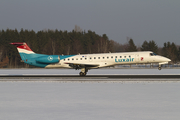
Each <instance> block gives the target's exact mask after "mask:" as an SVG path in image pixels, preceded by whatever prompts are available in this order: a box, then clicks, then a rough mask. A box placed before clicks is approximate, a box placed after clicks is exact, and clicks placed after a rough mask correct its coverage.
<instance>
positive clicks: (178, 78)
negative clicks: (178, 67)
mask: <svg viewBox="0 0 180 120" xmlns="http://www.w3.org/2000/svg"><path fill="white" fill-rule="evenodd" d="M0 81H180V75H87V76H83V77H82V76H78V75H52V74H51V75H0Z"/></svg>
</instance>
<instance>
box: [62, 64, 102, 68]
mask: <svg viewBox="0 0 180 120" xmlns="http://www.w3.org/2000/svg"><path fill="white" fill-rule="evenodd" d="M65 64H69V66H70V67H72V68H75V69H81V68H85V67H87V68H96V67H98V66H99V64H92V63H69V62H66V63H65Z"/></svg>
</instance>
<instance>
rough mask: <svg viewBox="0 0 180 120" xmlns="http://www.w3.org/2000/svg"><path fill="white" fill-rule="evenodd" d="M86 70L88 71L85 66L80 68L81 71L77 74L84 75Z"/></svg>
mask: <svg viewBox="0 0 180 120" xmlns="http://www.w3.org/2000/svg"><path fill="white" fill-rule="evenodd" d="M87 72H88V69H87V68H82V69H81V72H80V73H79V75H80V76H86V74H87Z"/></svg>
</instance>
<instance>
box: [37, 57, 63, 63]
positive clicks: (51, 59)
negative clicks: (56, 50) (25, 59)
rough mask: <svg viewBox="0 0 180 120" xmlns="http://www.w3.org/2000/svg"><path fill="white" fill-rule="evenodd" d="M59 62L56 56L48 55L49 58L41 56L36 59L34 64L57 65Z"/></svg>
mask: <svg viewBox="0 0 180 120" xmlns="http://www.w3.org/2000/svg"><path fill="white" fill-rule="evenodd" d="M59 61H60V57H59V56H58V55H49V56H42V57H39V58H37V59H36V62H39V63H45V64H50V63H58V62H59Z"/></svg>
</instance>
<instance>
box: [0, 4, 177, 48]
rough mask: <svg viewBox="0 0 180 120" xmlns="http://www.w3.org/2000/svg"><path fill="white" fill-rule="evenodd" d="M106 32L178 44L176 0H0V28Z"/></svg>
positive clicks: (122, 39)
mask: <svg viewBox="0 0 180 120" xmlns="http://www.w3.org/2000/svg"><path fill="white" fill-rule="evenodd" d="M75 25H78V26H80V27H81V28H82V29H83V30H86V31H88V30H92V31H95V32H96V33H97V34H99V35H102V34H106V35H107V36H108V37H109V39H112V40H114V41H117V42H119V43H121V44H124V43H127V37H130V38H132V39H133V40H134V42H135V44H136V45H137V46H141V45H142V43H143V42H144V41H145V40H147V41H150V40H154V41H155V42H156V43H157V44H158V46H160V47H162V46H163V44H164V42H168V41H170V42H174V43H175V44H178V45H180V0H28V1H27V0H1V1H0V30H2V29H4V30H6V29H7V28H9V29H15V28H16V29H18V30H20V29H21V28H23V29H28V30H34V31H36V32H37V31H40V30H44V29H58V30H62V31H64V30H67V31H72V29H74V26H75Z"/></svg>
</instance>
